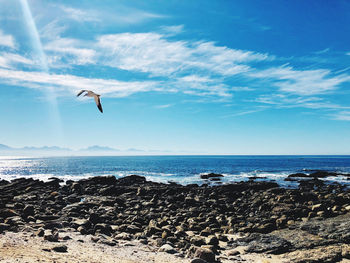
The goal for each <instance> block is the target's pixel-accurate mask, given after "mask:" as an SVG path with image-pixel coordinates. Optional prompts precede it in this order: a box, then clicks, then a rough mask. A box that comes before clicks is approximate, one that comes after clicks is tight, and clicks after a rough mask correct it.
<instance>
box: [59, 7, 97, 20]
mask: <svg viewBox="0 0 350 263" xmlns="http://www.w3.org/2000/svg"><path fill="white" fill-rule="evenodd" d="M60 8H61V9H62V10H63V11H64V12H65V13H66V15H67V16H68V17H69V18H71V19H73V20H76V21H78V22H86V21H90V22H91V21H100V19H99V18H98V17H97V16H96V14H95V13H94V12H92V11H91V10H90V11H88V10H83V9H78V8H72V7H68V6H64V5H61V6H60Z"/></svg>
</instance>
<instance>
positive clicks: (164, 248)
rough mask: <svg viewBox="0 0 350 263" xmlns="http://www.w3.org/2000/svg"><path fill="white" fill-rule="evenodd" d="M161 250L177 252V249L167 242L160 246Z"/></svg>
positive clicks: (171, 252)
mask: <svg viewBox="0 0 350 263" xmlns="http://www.w3.org/2000/svg"><path fill="white" fill-rule="evenodd" d="M159 251H160V252H166V253H169V254H175V253H177V251H176V250H175V249H174V248H173V247H172V246H170V245H169V244H165V245H163V246H161V247H160V248H159Z"/></svg>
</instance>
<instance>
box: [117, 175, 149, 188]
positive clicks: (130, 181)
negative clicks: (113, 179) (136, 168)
mask: <svg viewBox="0 0 350 263" xmlns="http://www.w3.org/2000/svg"><path fill="white" fill-rule="evenodd" d="M145 182H146V178H145V177H143V176H139V175H135V174H133V175H129V176H125V177H122V178H119V179H118V180H117V184H118V185H123V186H130V185H140V184H144V183H145Z"/></svg>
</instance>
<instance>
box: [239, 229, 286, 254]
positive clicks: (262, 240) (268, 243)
mask: <svg viewBox="0 0 350 263" xmlns="http://www.w3.org/2000/svg"><path fill="white" fill-rule="evenodd" d="M235 242H236V243H237V244H238V245H244V246H248V248H247V249H246V252H248V253H271V254H282V253H285V252H287V251H290V250H291V249H292V248H293V247H292V244H291V243H290V242H289V241H287V240H285V239H284V238H281V237H278V236H275V235H270V234H256V233H253V234H250V235H249V236H247V237H245V238H240V239H238V240H236V241H235Z"/></svg>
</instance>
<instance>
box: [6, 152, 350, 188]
mask: <svg viewBox="0 0 350 263" xmlns="http://www.w3.org/2000/svg"><path fill="white" fill-rule="evenodd" d="M314 170H326V171H339V172H343V173H350V156H108V157H106V156H105V157H50V158H15V157H0V178H1V179H7V180H11V179H15V178H18V177H33V178H39V179H42V180H47V179H48V178H50V177H53V176H54V177H60V178H62V179H64V180H67V179H73V180H78V179H81V178H86V177H89V176H101V175H114V176H116V177H117V178H118V177H121V176H126V175H130V174H138V175H142V176H145V177H146V178H147V179H149V180H153V181H158V182H169V181H174V182H178V183H181V184H189V183H203V180H201V179H200V174H203V173H210V172H215V173H221V174H224V175H225V177H224V178H223V180H222V181H223V183H226V182H233V181H246V180H249V178H250V177H252V176H260V177H265V179H264V180H274V181H277V182H278V183H279V184H281V185H284V186H285V185H290V184H293V183H290V182H285V181H284V179H285V178H286V176H288V174H291V173H296V172H305V173H310V172H312V171H314ZM346 179H347V178H346V177H337V178H329V179H327V180H329V181H338V182H341V183H345V184H350V181H348V180H346ZM258 180H262V179H258Z"/></svg>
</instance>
